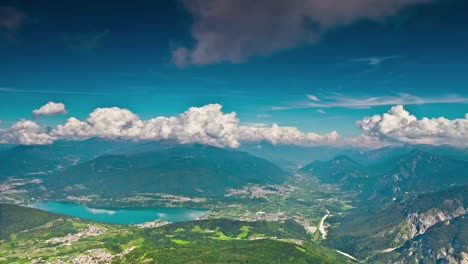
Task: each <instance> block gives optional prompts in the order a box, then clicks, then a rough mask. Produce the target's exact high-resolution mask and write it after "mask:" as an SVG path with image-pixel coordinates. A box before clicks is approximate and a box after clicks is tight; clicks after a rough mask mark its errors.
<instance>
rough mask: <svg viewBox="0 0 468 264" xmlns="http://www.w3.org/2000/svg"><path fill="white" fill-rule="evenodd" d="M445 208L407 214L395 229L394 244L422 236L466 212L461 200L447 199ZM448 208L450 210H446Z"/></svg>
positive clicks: (467, 211)
mask: <svg viewBox="0 0 468 264" xmlns="http://www.w3.org/2000/svg"><path fill="white" fill-rule="evenodd" d="M444 204H447V206H445V207H442V208H431V209H429V210H428V211H426V212H424V213H419V212H414V213H410V214H408V216H407V217H406V220H405V221H404V222H403V223H402V224H400V225H399V226H398V227H397V228H396V230H395V231H396V232H397V235H396V237H395V241H394V242H395V244H400V245H401V244H402V243H404V242H405V241H407V240H410V239H413V238H414V237H416V236H418V235H423V234H424V233H425V232H426V231H427V230H428V229H429V228H430V227H432V226H434V225H436V224H438V223H441V222H446V221H449V220H451V219H454V218H456V217H459V216H462V215H465V214H467V213H468V210H467V209H466V208H465V207H464V204H463V200H462V199H448V200H445V201H444ZM448 208H450V209H448Z"/></svg>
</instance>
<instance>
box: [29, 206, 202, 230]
mask: <svg viewBox="0 0 468 264" xmlns="http://www.w3.org/2000/svg"><path fill="white" fill-rule="evenodd" d="M30 207H32V208H37V209H40V210H44V211H48V212H52V213H58V214H64V215H70V216H75V217H79V218H84V219H90V220H94V221H99V222H104V223H111V224H126V225H128V224H141V223H144V222H149V221H154V220H157V219H162V220H165V221H169V222H183V221H189V220H195V219H197V218H198V217H200V216H202V215H203V214H205V213H206V212H207V211H208V210H204V209H193V208H165V207H153V208H93V207H88V206H85V205H82V204H76V203H69V202H52V201H48V202H38V203H34V204H32V205H30Z"/></svg>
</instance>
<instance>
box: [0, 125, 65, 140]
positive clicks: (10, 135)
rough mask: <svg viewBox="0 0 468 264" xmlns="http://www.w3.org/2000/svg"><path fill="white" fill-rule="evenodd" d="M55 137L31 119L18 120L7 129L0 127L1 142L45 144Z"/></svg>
mask: <svg viewBox="0 0 468 264" xmlns="http://www.w3.org/2000/svg"><path fill="white" fill-rule="evenodd" d="M55 139H56V138H55V137H54V136H52V135H50V134H49V132H48V131H47V129H45V128H42V127H41V126H39V125H38V124H37V123H35V122H33V121H31V120H20V121H18V122H17V123H15V124H13V125H12V126H11V127H10V128H8V129H0V143H1V144H7V143H11V144H21V145H45V144H52V142H53V141H54V140H55Z"/></svg>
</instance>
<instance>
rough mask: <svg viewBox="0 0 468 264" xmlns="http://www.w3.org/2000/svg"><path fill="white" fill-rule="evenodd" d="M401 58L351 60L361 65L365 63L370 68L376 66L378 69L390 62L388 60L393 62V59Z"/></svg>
mask: <svg viewBox="0 0 468 264" xmlns="http://www.w3.org/2000/svg"><path fill="white" fill-rule="evenodd" d="M398 58H401V56H396V55H395V56H382V57H366V58H358V59H353V60H351V61H352V62H360V63H365V64H367V65H369V66H374V67H378V66H380V65H381V64H382V63H384V62H386V61H388V60H393V59H398Z"/></svg>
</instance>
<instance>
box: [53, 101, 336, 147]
mask: <svg viewBox="0 0 468 264" xmlns="http://www.w3.org/2000/svg"><path fill="white" fill-rule="evenodd" d="M51 135H52V136H54V137H57V138H65V139H80V138H90V137H105V138H123V139H130V140H175V141H177V142H180V143H183V144H186V143H201V144H206V145H212V146H220V147H231V148H237V147H239V145H240V144H241V143H242V142H246V141H249V142H250V141H269V142H271V143H273V144H296V145H317V144H329V143H332V142H334V141H336V140H337V139H338V133H336V132H331V133H329V134H326V135H319V134H315V133H303V132H301V131H300V130H299V129H297V128H295V127H280V126H278V125H276V124H274V125H273V126H271V127H259V126H255V125H249V124H247V125H240V120H239V119H238V118H237V115H236V113H235V112H232V113H224V112H222V106H221V105H219V104H209V105H205V106H202V107H191V108H189V109H188V110H187V111H185V112H184V113H182V114H180V115H178V116H172V117H164V116H159V117H155V118H151V119H148V120H141V119H140V118H139V117H138V115H136V114H134V113H132V112H131V111H130V110H127V109H121V108H117V107H113V108H98V109H96V110H94V111H93V112H92V113H91V114H90V115H89V117H88V118H87V119H86V120H84V121H81V120H78V119H76V118H74V117H72V118H69V119H68V121H67V122H66V123H65V124H64V125H59V126H57V127H56V128H55V129H53V130H52V132H51Z"/></svg>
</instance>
